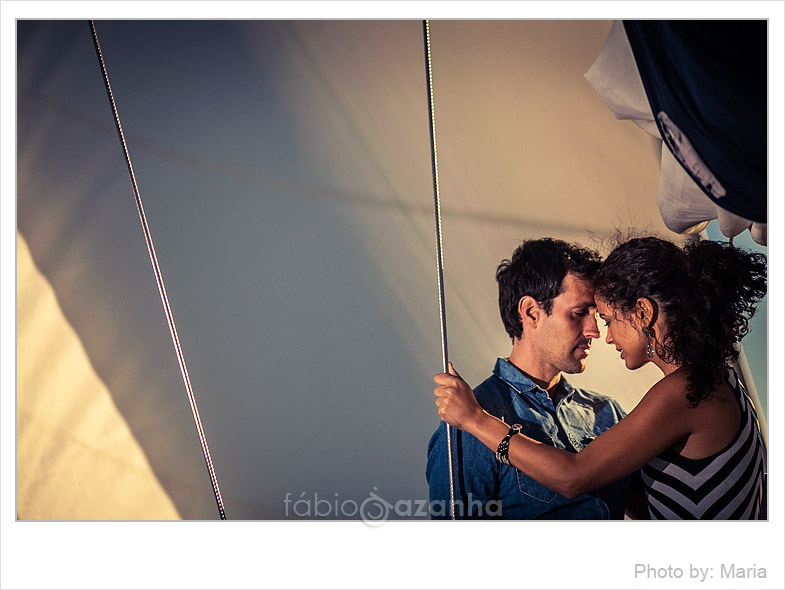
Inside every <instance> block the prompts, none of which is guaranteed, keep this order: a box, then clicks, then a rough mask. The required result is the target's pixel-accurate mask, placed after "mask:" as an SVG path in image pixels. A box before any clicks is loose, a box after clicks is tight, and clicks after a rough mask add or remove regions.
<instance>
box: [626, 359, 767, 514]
mask: <svg viewBox="0 0 785 590" xmlns="http://www.w3.org/2000/svg"><path fill="white" fill-rule="evenodd" d="M728 384H729V385H730V386H731V388H732V389H733V392H734V393H735V394H736V399H737V401H738V402H739V405H740V407H741V424H740V426H739V431H738V432H737V433H736V437H735V438H734V439H733V441H732V442H731V443H730V444H729V445H728V446H727V447H725V448H724V449H723V450H721V451H720V452H718V453H715V454H714V455H711V456H710V457H706V458H704V459H687V458H686V457H682V456H681V455H679V454H678V453H676V452H675V451H673V450H672V449H670V448H668V449H666V450H665V451H664V452H663V453H661V454H660V455H658V456H657V457H655V458H654V459H652V460H651V461H649V463H648V464H647V465H644V466H643V468H642V469H641V476H642V479H643V485H644V489H645V492H646V499H647V501H648V505H649V514H650V515H651V518H652V519H653V520H664V519H684V520H687V519H717V520H751V519H753V520H754V519H759V518H761V517H762V516H761V514H762V512H764V511H765V506H762V505H761V504H762V500H763V494H764V478H765V472H766V458H765V449H764V446H763V440H762V438H761V434H760V426H759V424H758V416H757V414H756V413H755V408H754V407H753V405H752V402H751V400H750V398H749V396H748V395H747V391H746V390H745V389H744V386H743V385H742V384H741V382H740V381H739V379H738V377H737V376H736V373H735V372H734V371H733V370H732V369H729V370H728Z"/></svg>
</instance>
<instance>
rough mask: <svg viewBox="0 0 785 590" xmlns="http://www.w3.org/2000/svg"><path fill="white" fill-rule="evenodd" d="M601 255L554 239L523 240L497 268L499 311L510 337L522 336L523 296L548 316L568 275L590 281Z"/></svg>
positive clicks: (592, 278) (595, 271) (597, 267)
mask: <svg viewBox="0 0 785 590" xmlns="http://www.w3.org/2000/svg"><path fill="white" fill-rule="evenodd" d="M600 262H601V258H600V255H599V254H598V253H597V252H595V251H593V250H589V249H587V248H583V247H581V246H579V245H578V244H568V243H567V242H564V241H562V240H556V239H553V238H541V239H538V240H526V241H524V242H523V243H522V244H521V245H520V246H518V248H516V250H515V252H513V254H512V258H510V259H505V260H502V262H501V264H499V267H498V268H497V269H496V282H497V283H498V284H499V311H500V312H501V316H502V322H504V328H505V330H507V334H509V335H510V338H513V339H516V338H520V337H521V335H522V334H523V326H522V325H521V317H520V316H519V315H518V302H519V301H520V300H521V298H522V297H525V296H526V295H529V296H530V297H533V298H534V299H535V300H536V301H537V302H538V303H539V304H540V305H542V306H543V308H544V309H545V313H547V314H548V315H550V314H551V312H552V311H553V299H554V297H556V296H557V295H559V293H561V290H562V282H563V281H564V277H565V276H567V273H568V272H569V273H573V274H575V275H577V276H578V277H579V278H581V279H583V280H587V281H593V280H594V275H595V274H596V273H597V270H598V269H599V267H600Z"/></svg>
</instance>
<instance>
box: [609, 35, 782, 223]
mask: <svg viewBox="0 0 785 590" xmlns="http://www.w3.org/2000/svg"><path fill="white" fill-rule="evenodd" d="M624 29H625V31H626V33H627V37H628V39H629V42H630V47H631V48H632V52H633V55H634V56H635V62H636V64H637V66H638V71H639V73H640V76H641V80H642V82H643V86H644V88H645V90H646V94H647V96H648V99H649V104H650V106H651V110H652V114H653V115H654V118H655V120H656V121H657V125H658V127H659V129H660V133H661V135H662V137H663V140H665V141H666V144H668V147H669V149H671V151H672V152H674V155H675V156H676V157H677V159H678V160H679V161H680V162H681V163H682V166H684V168H685V170H686V171H687V173H688V174H690V176H691V177H692V178H693V180H695V181H696V183H697V184H698V185H699V186H701V188H703V190H704V192H705V193H706V195H707V196H708V197H709V198H710V199H712V200H713V201H714V202H715V203H717V204H718V205H719V206H720V207H722V208H723V209H726V210H727V211H730V212H731V213H735V214H736V215H739V216H741V217H744V218H746V219H750V220H752V221H756V222H761V223H765V222H766V214H767V202H766V170H767V168H766V155H767V151H766V137H767V136H766V105H767V100H766V87H767V78H766V66H767V52H766V40H767V23H766V21H764V20H746V21H729V20H713V21H651V20H650V21H624ZM663 112H664V113H665V117H658V114H659V113H663ZM663 118H665V119H668V120H670V121H672V122H673V123H674V124H675V126H676V128H677V129H678V130H679V131H680V132H681V134H683V136H684V137H686V138H687V139H688V141H689V144H691V146H692V148H694V150H695V152H697V154H698V156H699V158H700V160H701V161H702V162H703V163H704V164H705V166H706V168H707V169H708V170H709V171H710V172H711V175H713V176H714V177H715V180H714V181H712V180H708V181H707V178H706V175H704V174H701V173H697V174H696V171H695V167H690V166H688V165H685V164H684V162H683V161H682V160H681V158H680V155H679V154H678V153H676V152H677V151H678V146H674V143H672V142H669V141H668V137H666V136H669V135H672V132H671V131H669V130H668V129H666V128H663V125H662V119H663ZM674 147H676V151H674ZM707 184H708V185H709V186H707ZM712 184H713V185H714V186H712ZM717 186H721V187H722V190H721V191H720V194H722V193H724V194H722V196H718V192H717V190H714V189H715V188H716V187H717Z"/></svg>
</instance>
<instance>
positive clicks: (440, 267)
mask: <svg viewBox="0 0 785 590" xmlns="http://www.w3.org/2000/svg"><path fill="white" fill-rule="evenodd" d="M422 24H423V35H424V37H425V66H426V69H427V71H426V74H427V76H428V120H429V122H430V129H431V169H432V171H433V210H434V215H435V218H436V277H437V281H436V282H437V284H438V289H439V320H440V322H441V328H442V367H443V369H444V371H443V372H444V373H447V371H448V366H447V365H448V363H449V357H448V356H447V314H446V313H445V309H444V256H443V248H442V216H441V204H440V202H439V160H438V158H437V154H436V123H435V109H434V105H433V72H432V69H431V34H430V25H429V23H428V21H427V20H424V21H423V23H422ZM445 426H446V428H447V466H448V470H449V475H450V518H452V519H453V520H455V484H454V483H453V479H454V477H453V465H452V426H450V425H449V424H446V425H445Z"/></svg>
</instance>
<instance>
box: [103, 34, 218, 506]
mask: <svg viewBox="0 0 785 590" xmlns="http://www.w3.org/2000/svg"><path fill="white" fill-rule="evenodd" d="M90 31H91V32H92V34H93V43H94V44H95V52H96V55H97V56H98V62H99V64H100V66H101V72H102V74H103V78H104V86H105V87H106V94H107V96H108V97H109V103H110V104H111V107H112V113H113V114H114V122H115V125H116V126H117V133H118V135H119V136H120V143H121V144H122V147H123V154H124V155H125V163H126V165H127V166H128V174H129V176H130V177H131V184H132V186H133V190H134V199H135V200H136V208H137V210H138V211H139V219H140V221H141V222H142V231H143V232H144V240H145V243H146V244H147V252H148V254H149V255H150V262H151V263H152V265H153V273H154V274H155V282H156V284H157V285H158V292H159V293H160V295H161V303H162V304H163V307H164V314H165V315H166V323H167V324H168V325H169V333H170V334H171V336H172V344H174V350H175V353H176V354H177V362H178V364H179V365H180V374H181V375H182V376H183V383H184V384H185V390H186V393H187V394H188V403H189V404H190V405H191V413H192V414H193V417H194V423H195V424H196V431H197V433H198V435H199V443H200V444H201V446H202V453H203V454H204V461H205V463H206V465H207V472H208V473H209V475H210V483H211V484H212V486H213V493H214V494H215V501H216V503H217V504H218V512H219V514H220V516H221V520H226V513H225V512H224V504H223V499H222V498H221V490H220V489H219V488H218V480H217V478H216V476H215V469H213V461H212V459H211V458H210V449H209V447H208V446H207V438H206V437H205V435H204V429H203V428H202V420H201V419H200V418H199V410H198V408H197V407H196V398H195V397H194V392H193V388H192V387H191V380H190V378H189V377H188V369H187V368H186V366H185V357H184V356H183V349H182V347H181V346H180V339H179V338H178V337H177V329H176V328H175V325H174V316H173V315H172V308H171V306H170V305H169V298H168V297H167V296H166V288H165V287H164V279H163V276H162V275H161V268H160V266H159V265H158V257H157V256H156V255H155V248H154V246H153V237H152V235H151V234H150V228H149V227H148V225H147V218H146V217H145V214H144V207H142V197H141V195H140V194H139V187H138V186H137V184H136V176H135V175H134V169H133V166H132V165H131V155H130V154H129V152H128V146H127V145H126V143H125V134H124V133H123V126H122V125H121V124H120V115H119V114H118V112H117V105H116V104H115V101H114V95H113V94H112V88H111V86H110V85H109V74H108V73H107V71H106V64H105V63H104V57H103V54H102V53H101V45H100V44H99V43H98V33H97V32H96V30H95V24H94V23H93V21H92V20H91V21H90Z"/></svg>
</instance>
